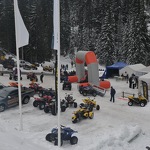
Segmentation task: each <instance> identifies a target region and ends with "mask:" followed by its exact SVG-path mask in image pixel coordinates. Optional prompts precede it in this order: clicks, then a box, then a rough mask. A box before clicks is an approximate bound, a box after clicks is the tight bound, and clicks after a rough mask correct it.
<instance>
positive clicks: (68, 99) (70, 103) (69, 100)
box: [65, 93, 77, 108]
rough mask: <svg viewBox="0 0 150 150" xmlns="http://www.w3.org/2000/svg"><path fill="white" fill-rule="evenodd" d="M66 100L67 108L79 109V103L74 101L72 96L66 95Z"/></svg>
mask: <svg viewBox="0 0 150 150" xmlns="http://www.w3.org/2000/svg"><path fill="white" fill-rule="evenodd" d="M65 94H66V96H65V100H66V106H67V107H72V106H73V107H74V108H77V103H76V102H75V100H76V99H73V96H72V95H71V94H67V93H65Z"/></svg>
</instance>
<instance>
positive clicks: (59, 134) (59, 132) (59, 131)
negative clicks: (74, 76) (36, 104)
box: [57, 0, 61, 147]
mask: <svg viewBox="0 0 150 150" xmlns="http://www.w3.org/2000/svg"><path fill="white" fill-rule="evenodd" d="M58 16H59V18H58V51H57V58H58V62H57V63H58V65H57V66H58V146H59V147H60V146H61V128H60V107H61V106H60V0H58Z"/></svg>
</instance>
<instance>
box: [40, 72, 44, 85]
mask: <svg viewBox="0 0 150 150" xmlns="http://www.w3.org/2000/svg"><path fill="white" fill-rule="evenodd" d="M43 77H44V74H43V72H41V75H40V81H41V82H42V83H43Z"/></svg>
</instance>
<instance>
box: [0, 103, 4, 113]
mask: <svg viewBox="0 0 150 150" xmlns="http://www.w3.org/2000/svg"><path fill="white" fill-rule="evenodd" d="M4 110H5V105H4V104H0V112H3V111H4Z"/></svg>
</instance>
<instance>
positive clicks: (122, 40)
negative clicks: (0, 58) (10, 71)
mask: <svg viewBox="0 0 150 150" xmlns="http://www.w3.org/2000/svg"><path fill="white" fill-rule="evenodd" d="M18 5H19V9H20V12H21V15H22V17H23V20H24V22H25V25H26V27H27V30H28V31H29V34H30V41H29V45H27V46H25V47H23V56H24V59H25V60H27V61H30V62H42V61H44V60H50V59H51V58H52V57H53V55H54V50H52V47H51V41H52V35H53V0H18ZM60 7H61V9H60V13H61V16H60V31H61V33H60V36H61V39H60V42H61V45H60V48H61V54H62V55H64V54H65V55H66V54H71V56H72V57H73V56H74V55H72V54H74V53H75V52H76V51H79V50H86V51H88V50H91V51H94V52H95V53H96V55H97V58H98V59H99V63H101V64H105V65H111V64H113V63H114V62H116V61H123V62H126V63H127V64H135V63H142V64H145V65H150V34H149V33H148V30H147V29H148V28H147V25H148V24H150V1H149V0H60ZM0 47H1V48H4V49H6V50H8V51H10V52H11V53H13V54H15V53H16V48H15V24H14V8H13V0H0ZM21 49H22V48H21ZM20 55H22V53H20ZM20 57H21V56H20Z"/></svg>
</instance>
